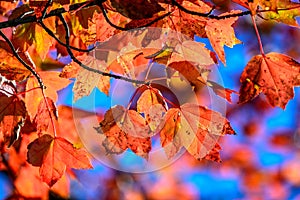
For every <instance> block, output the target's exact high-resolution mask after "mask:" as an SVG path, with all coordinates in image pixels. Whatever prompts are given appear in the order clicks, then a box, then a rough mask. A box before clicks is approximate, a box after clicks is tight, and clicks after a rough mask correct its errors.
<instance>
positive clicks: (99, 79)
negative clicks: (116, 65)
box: [73, 56, 110, 102]
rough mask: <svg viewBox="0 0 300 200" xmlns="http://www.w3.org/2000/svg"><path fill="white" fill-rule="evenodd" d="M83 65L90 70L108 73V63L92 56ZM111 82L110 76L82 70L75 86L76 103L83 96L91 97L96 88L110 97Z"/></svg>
mask: <svg viewBox="0 0 300 200" xmlns="http://www.w3.org/2000/svg"><path fill="white" fill-rule="evenodd" d="M82 63H83V64H84V65H86V66H88V67H90V68H93V69H97V70H100V71H106V72H108V70H107V67H106V63H105V62H104V61H100V60H98V59H96V58H94V57H92V56H87V57H86V59H85V60H84V61H83V62H82ZM109 80H110V77H108V76H103V75H101V74H98V73H95V72H92V71H89V70H86V69H83V68H81V69H80V70H79V73H78V75H77V77H76V81H75V83H74V86H73V92H74V99H73V101H74V102H75V101H77V100H78V99H80V98H81V97H83V96H88V95H90V94H91V92H92V90H93V89H94V88H95V87H97V88H98V89H99V90H100V91H101V92H103V93H105V94H106V95H108V92H109V87H110V83H109Z"/></svg>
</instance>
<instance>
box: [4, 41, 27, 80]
mask: <svg viewBox="0 0 300 200" xmlns="http://www.w3.org/2000/svg"><path fill="white" fill-rule="evenodd" d="M0 46H1V47H0V60H1V61H0V74H1V75H3V76H5V77H6V78H7V79H9V80H15V81H17V82H19V81H23V80H25V79H26V78H27V77H28V76H30V74H31V72H30V71H29V70H28V69H26V67H24V65H22V64H21V63H20V62H19V60H18V59H17V58H16V57H14V55H13V54H12V53H10V52H9V51H7V50H6V48H5V44H4V42H3V41H0Z"/></svg>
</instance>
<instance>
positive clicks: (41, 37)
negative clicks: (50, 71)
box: [12, 17, 56, 60]
mask: <svg viewBox="0 0 300 200" xmlns="http://www.w3.org/2000/svg"><path fill="white" fill-rule="evenodd" d="M43 22H44V23H45V25H46V26H47V27H48V28H49V29H50V30H51V31H52V32H53V33H55V32H56V25H55V18H53V17H50V18H47V19H44V20H43ZM12 42H13V44H14V45H15V47H16V48H20V49H21V50H22V51H23V52H25V51H26V50H28V48H29V47H31V46H32V48H34V49H36V52H37V53H38V55H39V56H40V57H41V59H42V60H44V59H45V58H46V55H47V54H48V51H49V49H50V47H51V46H52V44H54V38H52V37H51V36H50V35H48V33H47V32H46V31H45V30H44V29H43V28H42V27H41V26H40V25H39V24H37V23H27V24H23V25H20V26H18V27H17V29H16V31H15V32H14V34H13V40H12Z"/></svg>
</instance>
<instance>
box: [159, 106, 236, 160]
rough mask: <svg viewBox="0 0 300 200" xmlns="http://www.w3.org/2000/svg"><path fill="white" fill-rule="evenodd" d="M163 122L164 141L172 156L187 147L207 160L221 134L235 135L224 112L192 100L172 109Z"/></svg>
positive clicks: (163, 145)
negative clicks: (194, 102)
mask: <svg viewBox="0 0 300 200" xmlns="http://www.w3.org/2000/svg"><path fill="white" fill-rule="evenodd" d="M163 124H164V125H163V128H162V129H161V131H160V136H161V144H162V147H164V149H165V152H166V154H167V157H168V158H172V157H173V156H174V155H175V154H176V153H177V152H178V151H179V150H180V149H181V147H185V148H186V149H187V150H188V152H189V153H190V154H191V155H193V156H194V157H195V158H196V159H203V158H204V157H205V156H206V155H207V154H209V152H210V151H211V150H212V149H213V148H214V147H215V145H216V143H217V140H218V138H219V136H223V135H225V134H235V132H234V130H233V129H232V128H231V126H230V123H229V121H228V120H227V119H226V118H224V117H222V115H221V114H220V113H218V112H215V111H212V110H209V109H207V108H205V107H203V106H199V105H196V104H190V103H186V104H184V105H182V106H181V107H180V108H171V109H169V110H168V111H167V113H166V115H165V117H164V122H163Z"/></svg>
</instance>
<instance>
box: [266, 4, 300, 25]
mask: <svg viewBox="0 0 300 200" xmlns="http://www.w3.org/2000/svg"><path fill="white" fill-rule="evenodd" d="M270 10H271V11H270V12H265V13H262V16H263V18H264V19H271V20H275V21H277V22H281V23H285V24H288V25H290V26H296V27H299V25H298V23H297V21H296V19H295V18H296V17H298V16H300V4H299V3H294V2H290V1H282V0H281V1H279V2H278V5H277V4H276V9H275V10H274V9H270Z"/></svg>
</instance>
